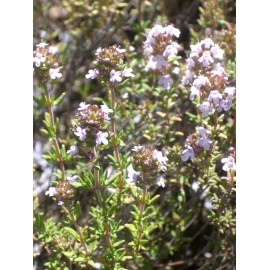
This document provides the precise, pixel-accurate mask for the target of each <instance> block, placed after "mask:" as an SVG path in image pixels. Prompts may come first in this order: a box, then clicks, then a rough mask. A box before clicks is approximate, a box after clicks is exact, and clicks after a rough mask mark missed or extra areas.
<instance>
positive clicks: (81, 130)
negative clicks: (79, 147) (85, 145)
mask: <svg viewBox="0 0 270 270" xmlns="http://www.w3.org/2000/svg"><path fill="white" fill-rule="evenodd" d="M74 134H75V135H76V136H78V137H79V140H80V141H84V140H85V139H86V130H85V129H84V128H81V127H80V126H78V127H77V128H76V132H74Z"/></svg>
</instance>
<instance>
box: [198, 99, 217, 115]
mask: <svg viewBox="0 0 270 270" xmlns="http://www.w3.org/2000/svg"><path fill="white" fill-rule="evenodd" d="M199 110H200V111H201V112H202V115H203V117H207V116H208V114H209V113H212V112H214V111H215V109H214V108H213V107H212V106H211V105H210V103H209V102H208V101H205V102H203V103H202V104H201V105H199Z"/></svg>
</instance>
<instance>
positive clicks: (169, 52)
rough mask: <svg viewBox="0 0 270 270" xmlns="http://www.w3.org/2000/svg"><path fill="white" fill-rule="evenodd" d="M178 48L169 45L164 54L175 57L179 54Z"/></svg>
mask: <svg viewBox="0 0 270 270" xmlns="http://www.w3.org/2000/svg"><path fill="white" fill-rule="evenodd" d="M177 52H178V50H177V48H175V46H173V45H168V46H167V47H166V48H165V51H164V52H163V56H164V57H174V56H176V55H177Z"/></svg>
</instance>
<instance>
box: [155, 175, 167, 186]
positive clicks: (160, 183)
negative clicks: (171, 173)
mask: <svg viewBox="0 0 270 270" xmlns="http://www.w3.org/2000/svg"><path fill="white" fill-rule="evenodd" d="M156 182H157V185H158V186H160V187H163V188H164V187H165V183H164V178H163V177H162V176H159V177H158V178H157V180H156Z"/></svg>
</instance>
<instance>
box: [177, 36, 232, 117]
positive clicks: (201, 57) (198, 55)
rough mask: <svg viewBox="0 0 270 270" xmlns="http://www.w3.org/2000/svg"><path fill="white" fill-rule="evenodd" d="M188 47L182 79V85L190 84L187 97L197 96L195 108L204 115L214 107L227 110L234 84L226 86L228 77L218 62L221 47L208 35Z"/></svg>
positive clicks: (220, 57) (229, 106)
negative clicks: (198, 99)
mask: <svg viewBox="0 0 270 270" xmlns="http://www.w3.org/2000/svg"><path fill="white" fill-rule="evenodd" d="M190 47H191V52H190V56H189V58H188V59H187V60H186V62H187V66H186V71H185V76H184V78H183V80H182V84H183V85H190V89H189V91H190V100H193V99H194V97H195V96H197V97H199V98H200V102H201V104H199V105H198V108H199V110H200V111H201V112H202V115H203V117H207V116H208V115H209V113H213V112H214V111H215V110H217V111H219V112H221V111H222V110H224V111H228V110H230V108H231V106H232V99H233V97H234V95H235V88H234V87H226V85H227V83H228V77H227V75H226V72H225V70H224V67H223V66H222V63H221V61H222V60H223V54H224V51H223V50H222V49H221V48H220V47H219V45H217V44H215V43H214V42H213V41H212V39H211V38H209V37H208V38H206V39H204V40H202V41H201V42H199V43H197V44H195V45H191V46H190Z"/></svg>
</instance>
